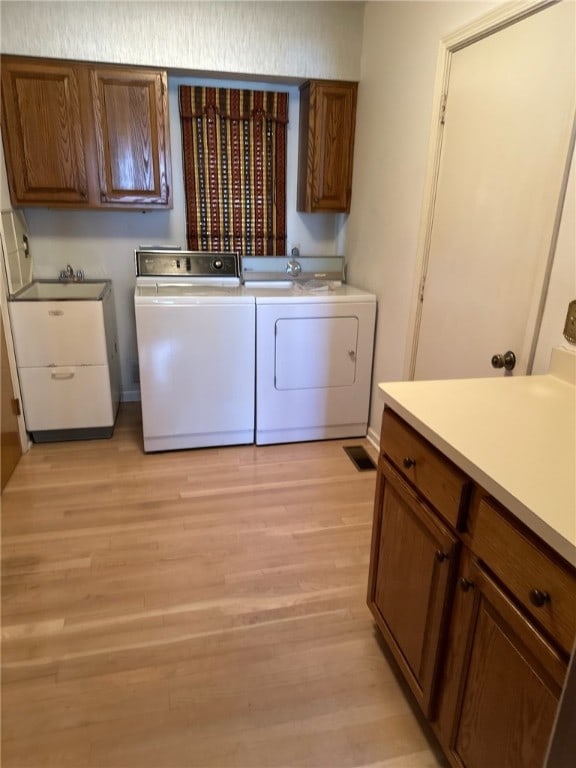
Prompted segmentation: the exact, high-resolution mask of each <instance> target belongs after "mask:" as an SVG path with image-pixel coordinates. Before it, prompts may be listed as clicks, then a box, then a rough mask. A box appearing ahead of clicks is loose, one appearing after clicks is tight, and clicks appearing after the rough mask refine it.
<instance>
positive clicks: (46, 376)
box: [18, 365, 115, 432]
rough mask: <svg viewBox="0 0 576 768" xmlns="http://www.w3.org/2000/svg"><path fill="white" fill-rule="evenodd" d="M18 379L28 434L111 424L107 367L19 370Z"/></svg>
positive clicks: (112, 419) (112, 417) (111, 415)
mask: <svg viewBox="0 0 576 768" xmlns="http://www.w3.org/2000/svg"><path fill="white" fill-rule="evenodd" d="M18 376H19V378H20V386H21V389H22V401H23V405H24V418H25V420H26V429H28V431H29V432H42V431H50V430H64V429H89V428H94V427H108V426H112V425H113V424H114V416H115V413H114V405H113V402H112V397H111V394H110V373H109V369H108V366H107V365H85V366H67V367H58V368H19V369H18Z"/></svg>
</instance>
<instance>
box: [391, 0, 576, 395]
mask: <svg viewBox="0 0 576 768" xmlns="http://www.w3.org/2000/svg"><path fill="white" fill-rule="evenodd" d="M559 2H562V0H519V1H518V2H513V3H507V4H506V5H504V6H502V7H501V8H497V9H496V10H494V11H491V12H490V13H488V14H485V15H484V16H481V17H480V18H479V19H476V21H473V22H472V23H471V24H467V25H466V26H464V27H460V28H459V29H457V30H455V31H454V32H452V33H450V34H448V35H446V36H445V37H443V38H442V39H441V40H440V45H439V51H438V63H437V67H436V77H435V82H434V95H433V101H432V124H431V128H430V141H429V148H428V161H427V166H426V175H425V181H424V194H423V201H422V213H421V217H420V230H419V235H418V250H417V260H416V272H415V274H416V275H417V277H416V280H415V285H414V290H413V294H412V304H411V311H410V319H409V331H408V336H407V348H406V357H405V360H406V364H405V371H404V374H405V378H406V379H409V380H412V379H414V372H415V369H416V355H417V351H418V341H419V335H420V324H421V320H422V303H423V296H424V288H425V283H426V275H427V272H428V265H429V258H430V243H431V239H432V227H433V224H434V214H435V204H436V194H437V188H438V177H439V173H440V159H441V153H442V142H443V138H444V129H443V113H444V110H445V108H446V99H447V95H448V90H449V80H450V69H451V65H452V55H453V54H454V53H456V52H457V51H459V50H461V49H462V48H465V47H467V46H468V45H472V44H473V43H475V42H477V41H479V40H481V39H482V38H484V37H488V36H489V35H492V34H494V33H495V32H498V31H500V30H502V29H505V28H506V27H509V26H511V25H512V24H516V23H517V22H519V21H522V20H523V19H525V18H527V17H528V16H532V15H533V14H535V13H538V12H539V11H542V10H544V9H545V8H548V7H550V6H552V5H556V4H557V3H559ZM575 138H576V120H573V123H572V131H571V137H570V144H569V147H568V153H567V157H566V163H565V168H564V175H563V179H562V185H561V190H560V195H559V198H558V203H557V208H556V216H555V220H554V226H553V230H552V238H551V242H550V245H549V249H548V254H547V257H546V259H545V260H544V261H543V263H542V264H541V265H540V269H539V280H538V281H537V283H536V284H537V285H541V290H540V291H538V292H537V295H536V292H535V295H534V296H533V301H532V307H531V309H530V315H529V317H528V322H527V327H528V328H532V336H531V338H527V340H526V342H525V345H524V348H523V350H522V356H523V358H524V359H526V360H527V373H528V374H530V373H531V371H532V365H533V362H534V356H535V353H536V346H537V343H538V334H539V331H540V325H541V322H542V316H543V314H544V306H545V303H546V294H547V291H548V284H549V282H550V273H551V271H552V264H553V261H554V253H555V250H556V242H557V239H558V232H559V229H560V222H561V218H562V208H563V204H564V198H565V196H566V189H567V186H568V177H569V172H570V164H571V157H572V154H573V153H574V144H575Z"/></svg>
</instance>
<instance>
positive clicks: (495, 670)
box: [436, 560, 566, 768]
mask: <svg viewBox="0 0 576 768" xmlns="http://www.w3.org/2000/svg"><path fill="white" fill-rule="evenodd" d="M458 591H459V595H458V596H457V597H456V599H455V604H454V612H453V615H452V627H453V632H452V634H451V637H450V643H449V651H448V654H447V658H446V667H448V668H449V669H450V674H449V675H448V676H447V678H445V680H444V685H443V689H442V690H443V693H442V697H441V703H440V707H439V713H438V718H437V722H436V726H437V731H438V734H439V737H440V739H441V741H442V742H443V743H444V745H445V748H446V750H447V752H448V756H449V758H450V762H451V763H452V764H453V765H457V766H466V768H489V766H503V768H504V766H506V768H541V766H542V765H543V763H544V758H545V755H546V749H547V747H548V741H549V738H550V734H551V732H552V726H553V724H554V718H555V714H556V709H557V707H558V702H559V698H560V692H561V689H562V683H563V681H564V677H565V674H566V664H565V661H564V659H563V658H562V657H561V656H560V655H559V653H558V651H557V650H556V649H555V648H554V647H553V646H552V645H551V644H550V643H549V642H548V641H547V640H546V639H545V638H544V637H543V636H542V635H541V634H540V633H539V632H538V630H537V629H536V628H535V627H534V626H533V625H532V624H531V623H530V621H529V620H528V619H526V617H524V616H523V614H522V613H521V612H520V611H519V610H518V608H517V607H516V606H515V604H514V603H513V602H512V600H511V599H510V598H509V597H508V595H507V594H506V593H505V592H504V591H503V590H502V589H501V588H500V587H499V586H498V585H497V584H496V583H495V582H494V580H493V579H491V578H490V576H489V575H488V574H487V573H486V572H485V571H484V570H483V569H482V568H481V567H480V566H479V565H478V563H477V562H476V561H475V560H472V561H471V562H470V563H469V565H468V566H467V567H466V568H465V569H463V571H462V572H461V574H460V576H459V579H458Z"/></svg>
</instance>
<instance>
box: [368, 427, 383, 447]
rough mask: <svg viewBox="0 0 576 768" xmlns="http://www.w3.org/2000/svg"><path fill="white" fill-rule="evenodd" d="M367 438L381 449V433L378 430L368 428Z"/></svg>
mask: <svg viewBox="0 0 576 768" xmlns="http://www.w3.org/2000/svg"><path fill="white" fill-rule="evenodd" d="M366 438H367V440H369V441H370V442H371V443H372V445H373V446H374V448H376V450H377V451H380V435H379V434H378V432H376V430H374V429H372V428H368V434H367V435H366Z"/></svg>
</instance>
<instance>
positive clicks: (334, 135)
mask: <svg viewBox="0 0 576 768" xmlns="http://www.w3.org/2000/svg"><path fill="white" fill-rule="evenodd" d="M357 89H358V85H357V83H350V82H337V81H326V80H321V81H318V80H310V81H308V82H306V83H304V85H302V86H301V87H300V150H299V160H298V197H297V209H298V210H299V211H304V212H308V213H314V212H316V211H318V212H327V211H332V212H335V213H337V212H346V213H347V212H348V211H349V210H350V198H351V192H352V159H353V153H354V127H355V123H356V94H357Z"/></svg>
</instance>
